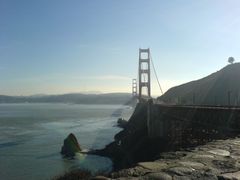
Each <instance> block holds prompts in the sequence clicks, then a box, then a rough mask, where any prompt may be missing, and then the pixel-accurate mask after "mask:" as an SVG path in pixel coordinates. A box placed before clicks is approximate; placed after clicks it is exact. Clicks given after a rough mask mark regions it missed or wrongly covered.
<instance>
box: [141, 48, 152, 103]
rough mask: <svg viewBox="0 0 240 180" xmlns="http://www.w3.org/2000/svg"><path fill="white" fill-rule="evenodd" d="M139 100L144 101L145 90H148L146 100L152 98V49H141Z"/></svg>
mask: <svg viewBox="0 0 240 180" xmlns="http://www.w3.org/2000/svg"><path fill="white" fill-rule="evenodd" d="M138 78H139V83H138V85H139V100H141V99H143V88H147V95H144V96H146V98H150V97H151V84H150V82H151V77H150V49H149V48H148V49H139V68H138Z"/></svg>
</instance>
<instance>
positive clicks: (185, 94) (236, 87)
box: [158, 63, 240, 105]
mask: <svg viewBox="0 0 240 180" xmlns="http://www.w3.org/2000/svg"><path fill="white" fill-rule="evenodd" d="M229 97H230V98H229ZM158 99H159V100H161V101H163V102H166V103H170V104H199V105H200V104H202V105H228V103H230V105H238V104H239V105H240V63H235V64H229V65H227V66H226V67H224V68H223V69H221V70H220V71H217V72H215V73H213V74H211V75H209V76H207V77H205V78H202V79H199V80H196V81H192V82H188V83H186V84H182V85H180V86H176V87H173V88H171V89H169V90H168V91H167V92H166V93H165V94H164V95H162V96H160V97H159V98H158ZM229 99H230V101H229Z"/></svg>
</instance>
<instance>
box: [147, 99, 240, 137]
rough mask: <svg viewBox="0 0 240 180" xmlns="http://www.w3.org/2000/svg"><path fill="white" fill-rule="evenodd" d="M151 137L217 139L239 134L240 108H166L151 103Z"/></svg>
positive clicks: (148, 124)
mask: <svg viewBox="0 0 240 180" xmlns="http://www.w3.org/2000/svg"><path fill="white" fill-rule="evenodd" d="M147 126H148V135H149V137H164V138H170V139H174V138H175V139H179V141H182V138H185V139H186V138H192V139H194V138H215V137H220V136H224V135H229V134H234V133H238V132H239V130H240V109H238V108H224V107H191V106H164V105H160V104H153V103H152V102H149V106H148V122H147Z"/></svg>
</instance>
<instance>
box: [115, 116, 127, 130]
mask: <svg viewBox="0 0 240 180" xmlns="http://www.w3.org/2000/svg"><path fill="white" fill-rule="evenodd" d="M127 123H128V122H127V120H125V119H123V118H119V119H118V121H117V124H118V126H119V127H121V128H125V127H126V126H127Z"/></svg>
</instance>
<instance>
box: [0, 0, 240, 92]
mask: <svg viewBox="0 0 240 180" xmlns="http://www.w3.org/2000/svg"><path fill="white" fill-rule="evenodd" d="M239 32H240V1H239V0H227V1H226V0H201V1H193V0H164V1H163V0H148V1H146V0H131V1H129V0H121V1H119V0H85V1H83V0H41V1H39V0H21V1H19V0H0V94H4V95H32V94H62V93H76V92H85V93H90V92H92V93H96V92H102V93H108V92H129V93H131V91H132V87H131V86H132V78H136V77H137V72H138V69H137V68H138V50H139V48H150V50H151V56H152V59H153V62H154V65H155V68H156V71H157V76H158V79H159V81H160V83H161V86H162V88H163V91H164V92H166V90H167V89H169V88H171V87H173V86H176V85H179V84H182V83H185V82H188V81H192V80H196V79H199V78H202V77H204V76H207V75H209V74H211V73H213V72H216V71H217V70H220V69H221V68H223V67H224V66H226V65H227V59H228V57H229V56H233V57H234V58H235V60H236V61H239V60H238V59H239V58H240V54H239V53H240V51H239V50H240V45H239V43H240V33H239ZM152 94H153V95H161V92H160V90H159V88H158V86H157V81H156V78H154V77H153V74H152Z"/></svg>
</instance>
